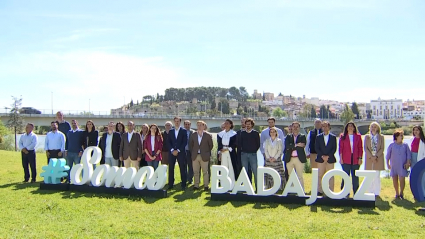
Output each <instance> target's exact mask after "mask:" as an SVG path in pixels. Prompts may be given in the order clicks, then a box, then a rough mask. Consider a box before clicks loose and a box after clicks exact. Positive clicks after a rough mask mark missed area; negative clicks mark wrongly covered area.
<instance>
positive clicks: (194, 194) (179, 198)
mask: <svg viewBox="0 0 425 239" xmlns="http://www.w3.org/2000/svg"><path fill="white" fill-rule="evenodd" d="M201 195H202V191H201V190H197V191H193V189H186V190H185V191H184V192H183V193H182V194H178V195H175V196H174V197H173V198H174V199H175V200H174V201H175V202H184V201H186V200H190V199H197V198H199V197H201Z"/></svg>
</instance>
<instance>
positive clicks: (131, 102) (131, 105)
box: [130, 99, 134, 107]
mask: <svg viewBox="0 0 425 239" xmlns="http://www.w3.org/2000/svg"><path fill="white" fill-rule="evenodd" d="M133 105H134V103H133V99H131V101H130V107H133Z"/></svg>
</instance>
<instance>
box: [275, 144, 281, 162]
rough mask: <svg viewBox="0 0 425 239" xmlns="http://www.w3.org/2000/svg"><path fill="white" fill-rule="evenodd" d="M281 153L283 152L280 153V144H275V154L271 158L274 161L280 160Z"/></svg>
mask: <svg viewBox="0 0 425 239" xmlns="http://www.w3.org/2000/svg"><path fill="white" fill-rule="evenodd" d="M282 152H283V151H282V144H281V143H280V142H277V152H276V154H275V155H274V156H273V158H274V159H276V160H281V157H282Z"/></svg>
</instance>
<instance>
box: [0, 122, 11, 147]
mask: <svg viewBox="0 0 425 239" xmlns="http://www.w3.org/2000/svg"><path fill="white" fill-rule="evenodd" d="M9 133H10V132H9V130H8V129H7V127H6V126H4V124H3V121H1V120H0V144H1V143H3V140H4V138H5V137H6V135H8V134H9Z"/></svg>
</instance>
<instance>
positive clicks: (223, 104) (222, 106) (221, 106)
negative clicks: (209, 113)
mask: <svg viewBox="0 0 425 239" xmlns="http://www.w3.org/2000/svg"><path fill="white" fill-rule="evenodd" d="M218 110H219V111H221V112H222V113H223V114H229V113H230V106H229V101H228V100H225V99H223V100H220V102H218Z"/></svg>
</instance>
